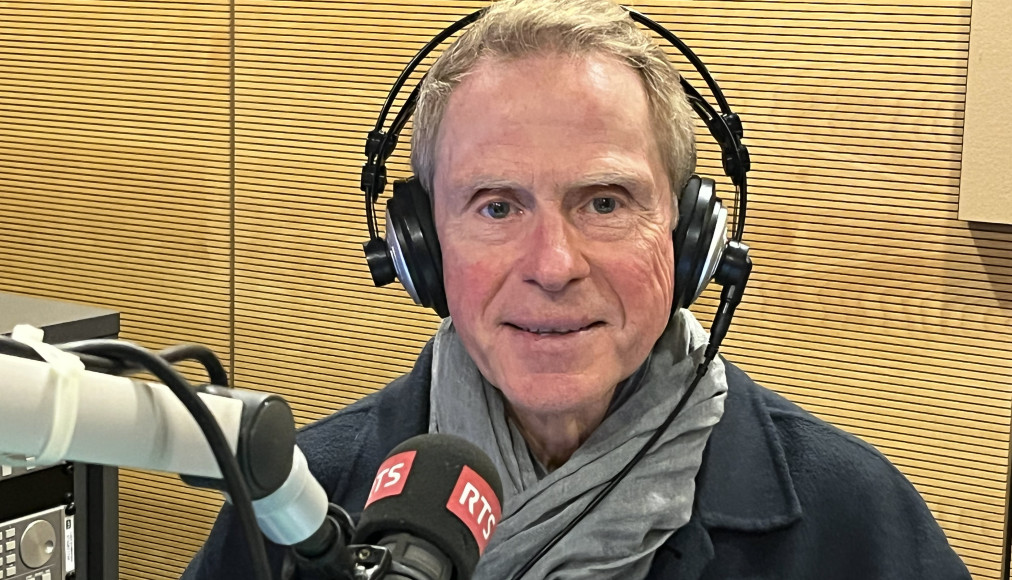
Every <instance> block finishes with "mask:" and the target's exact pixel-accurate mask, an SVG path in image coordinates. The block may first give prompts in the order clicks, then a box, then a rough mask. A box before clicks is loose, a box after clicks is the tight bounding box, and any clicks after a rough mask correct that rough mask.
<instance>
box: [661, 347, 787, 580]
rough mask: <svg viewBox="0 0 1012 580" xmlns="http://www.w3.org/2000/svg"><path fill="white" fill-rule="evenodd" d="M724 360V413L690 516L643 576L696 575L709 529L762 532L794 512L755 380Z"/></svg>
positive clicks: (709, 549) (691, 579) (690, 578)
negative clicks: (725, 384)
mask: <svg viewBox="0 0 1012 580" xmlns="http://www.w3.org/2000/svg"><path fill="white" fill-rule="evenodd" d="M724 364H725V370H726V374H727V383H728V393H727V400H726V401H725V404H724V415H723V417H721V419H720V422H718V423H717V425H716V426H715V427H714V428H713V431H712V432H711V433H710V440H709V441H708V442H707V446H706V451H705V452H704V455H703V464H702V466H701V467H700V470H699V474H698V475H697V476H696V504H695V506H694V507H693V514H692V517H691V519H690V520H689V522H688V523H687V524H685V525H684V526H682V528H681V529H679V530H678V531H677V532H676V533H675V534H674V535H673V536H672V537H671V539H669V540H668V541H667V542H666V543H665V544H664V546H663V547H662V548H661V549H660V550H658V552H657V555H656V557H655V558H654V562H653V565H652V566H651V569H650V573H649V574H648V575H647V578H648V579H661V578H677V579H678V580H697V579H698V578H700V577H701V576H702V574H703V573H704V571H705V570H706V567H707V565H708V564H709V563H710V561H711V560H712V559H713V558H714V555H715V552H714V544H713V539H712V537H711V532H712V531H713V530H717V529H721V530H729V531H737V532H747V533H757V534H761V533H765V532H771V531H774V530H777V529H780V528H783V527H786V526H789V525H791V524H792V523H794V522H796V521H798V520H799V519H800V518H801V515H802V514H801V503H800V502H799V501H798V496H797V493H796V492H795V490H794V483H793V482H792V480H791V474H790V470H789V468H788V466H787V460H786V458H785V455H784V450H783V446H782V445H781V442H780V437H779V435H778V434H777V430H776V426H775V425H774V424H773V419H772V418H771V417H770V414H769V411H768V410H767V409H766V406H765V405H764V404H763V402H762V400H761V399H760V391H759V388H760V387H758V386H757V385H756V384H755V383H753V382H752V380H751V379H749V378H748V376H746V375H745V373H743V372H742V371H741V370H740V369H739V368H738V367H736V366H734V365H732V364H731V363H729V362H727V361H724Z"/></svg>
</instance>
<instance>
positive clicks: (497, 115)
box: [435, 54, 663, 190]
mask: <svg viewBox="0 0 1012 580" xmlns="http://www.w3.org/2000/svg"><path fill="white" fill-rule="evenodd" d="M573 164H575V165H576V166H572V165H573ZM546 165H550V166H553V167H555V168H556V169H557V170H558V171H559V172H560V175H562V176H564V178H565V179H566V180H584V181H591V182H592V181H595V180H599V179H601V176H609V177H610V178H611V179H612V180H617V181H620V182H635V181H642V178H643V176H644V174H650V173H652V172H653V171H654V170H655V169H658V168H662V167H663V164H661V163H660V152H659V150H658V147H657V143H656V139H655V137H654V132H653V131H652V130H651V116H650V109H649V104H648V102H647V98H646V92H645V90H644V89H643V86H642V83H641V81H640V79H639V76H638V74H637V73H636V71H634V70H632V69H631V68H630V67H629V66H628V65H626V64H625V63H624V62H623V61H621V60H619V59H617V58H615V57H611V56H605V55H589V56H586V55H585V56H579V57H577V56H573V55H563V54H542V55H533V56H530V57H526V58H514V59H508V60H503V59H495V58H489V59H486V60H484V61H482V62H481V63H480V64H479V65H478V66H476V67H475V68H474V69H473V70H472V71H471V73H469V75H468V76H467V78H465V79H464V80H462V81H461V83H460V84H459V85H458V86H457V87H456V88H455V90H454V92H453V94H452V95H451V96H450V99H449V102H448V105H447V108H446V111H445V114H444V116H443V119H442V123H441V126H440V131H439V135H438V140H437V145H436V180H435V181H436V189H437V190H438V189H442V187H443V186H451V187H452V186H459V185H460V184H461V182H474V181H495V180H502V179H522V178H523V177H525V176H526V175H527V174H530V173H531V172H533V171H534V170H535V169H538V168H543V167H544V166H546ZM504 172H506V174H504Z"/></svg>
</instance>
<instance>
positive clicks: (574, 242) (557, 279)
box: [523, 212, 590, 292]
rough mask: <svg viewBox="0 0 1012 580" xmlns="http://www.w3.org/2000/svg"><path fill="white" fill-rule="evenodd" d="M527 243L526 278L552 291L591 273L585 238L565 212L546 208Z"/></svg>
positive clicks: (558, 289) (556, 290)
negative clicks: (560, 212)
mask: <svg viewBox="0 0 1012 580" xmlns="http://www.w3.org/2000/svg"><path fill="white" fill-rule="evenodd" d="M523 247H524V258H523V263H524V272H523V275H524V279H525V280H526V281H528V282H531V283H534V284H537V285H538V286H541V287H542V288H544V289H545V290H547V291H549V292H558V291H560V290H563V289H565V288H566V286H568V285H569V284H570V283H571V282H573V281H576V280H579V279H581V278H586V277H587V276H589V275H590V264H589V263H588V262H587V260H586V257H585V253H584V252H585V251H586V247H585V242H584V241H583V239H582V237H581V235H580V232H579V231H578V230H577V229H576V228H575V227H574V226H573V224H571V223H569V222H568V221H567V220H566V219H565V217H564V216H562V215H559V214H556V213H554V212H545V213H543V214H542V215H540V216H538V218H537V221H536V223H535V226H534V231H532V232H530V233H529V235H528V236H527V240H526V243H525V244H523Z"/></svg>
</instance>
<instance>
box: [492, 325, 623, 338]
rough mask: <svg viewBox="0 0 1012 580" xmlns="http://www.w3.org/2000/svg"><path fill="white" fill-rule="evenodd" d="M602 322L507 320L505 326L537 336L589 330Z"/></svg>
mask: <svg viewBox="0 0 1012 580" xmlns="http://www.w3.org/2000/svg"><path fill="white" fill-rule="evenodd" d="M603 324H604V322H601V321H597V322H591V323H590V324H581V323H574V324H550V325H548V324H519V323H513V322H507V323H506V326H510V327H512V328H515V329H517V330H522V331H524V332H529V333H531V334H536V335H538V336H552V335H560V336H561V335H566V334H573V333H576V332H581V331H583V330H590V329H592V328H595V327H597V326H600V325H603Z"/></svg>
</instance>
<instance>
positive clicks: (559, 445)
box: [506, 388, 615, 472]
mask: <svg viewBox="0 0 1012 580" xmlns="http://www.w3.org/2000/svg"><path fill="white" fill-rule="evenodd" d="M614 392H615V389H614V388H613V389H612V390H611V391H609V393H608V395H607V396H606V397H604V398H602V399H601V400H600V401H595V402H593V403H592V404H589V405H586V406H585V407H582V408H580V409H577V410H571V411H569V412H566V413H559V412H558V411H552V412H545V413H539V412H537V411H532V410H530V409H522V408H519V407H514V406H513V405H510V404H509V402H508V401H507V407H506V408H507V412H508V413H509V414H510V417H512V418H513V420H514V421H515V422H516V424H517V427H518V428H519V429H520V433H521V435H523V437H524V440H525V441H526V442H527V446H528V447H529V448H530V450H531V453H532V454H533V455H534V457H535V458H536V459H537V460H538V461H539V462H540V463H541V465H542V466H544V468H545V469H546V470H548V471H549V472H551V471H554V470H555V469H556V468H558V467H559V466H561V465H562V464H563V463H565V462H566V461H568V460H569V458H570V457H571V456H572V455H573V453H575V452H576V450H577V449H579V448H580V446H581V445H583V442H584V441H586V440H587V438H588V437H590V434H591V433H593V432H594V430H595V429H597V427H598V425H600V424H601V422H602V421H604V416H605V414H606V413H607V412H608V406H609V404H610V403H611V398H612V396H613V394H614Z"/></svg>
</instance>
